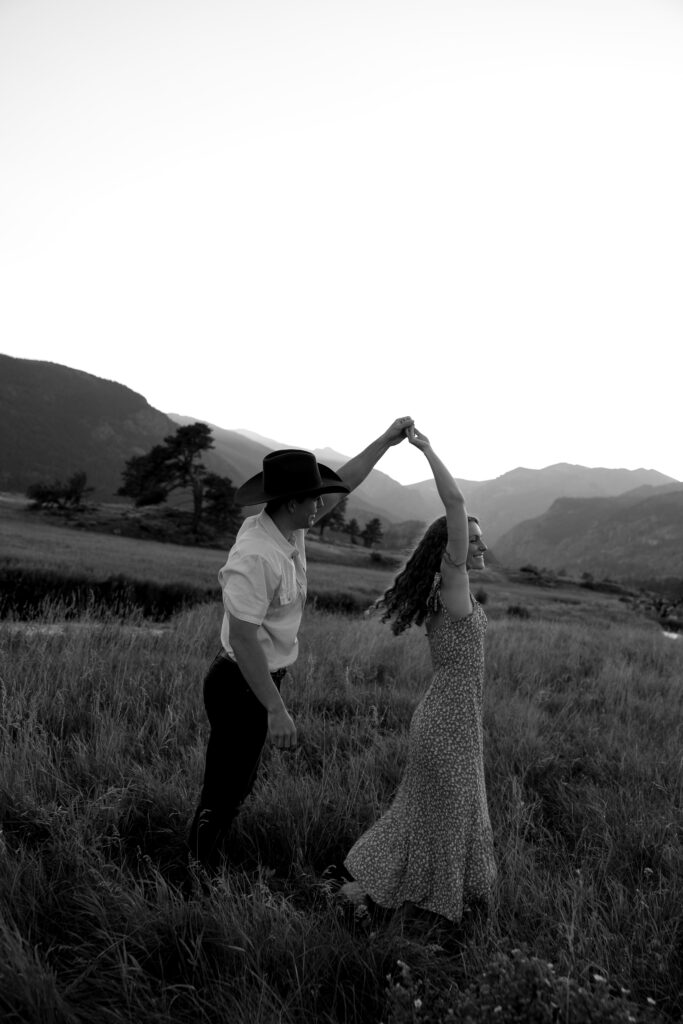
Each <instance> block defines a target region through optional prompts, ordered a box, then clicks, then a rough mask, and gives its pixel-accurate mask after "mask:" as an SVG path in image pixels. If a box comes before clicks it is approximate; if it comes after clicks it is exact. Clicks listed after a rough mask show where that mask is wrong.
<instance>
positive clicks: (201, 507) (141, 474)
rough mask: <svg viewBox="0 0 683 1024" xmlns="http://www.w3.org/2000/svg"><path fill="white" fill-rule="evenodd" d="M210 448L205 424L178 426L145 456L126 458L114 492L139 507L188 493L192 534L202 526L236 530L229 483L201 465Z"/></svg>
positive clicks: (236, 510)
mask: <svg viewBox="0 0 683 1024" xmlns="http://www.w3.org/2000/svg"><path fill="white" fill-rule="evenodd" d="M213 446H214V444H213V437H212V434H211V428H210V427H208V426H207V425H206V424H205V423H191V424H188V425H187V426H184V427H178V429H177V430H176V432H175V434H169V436H168V437H165V438H164V440H163V442H162V444H157V445H155V446H154V447H153V448H152V449H151V450H150V451H149V452H147V453H146V454H145V455H136V456H134V457H133V458H132V459H128V461H127V462H126V465H125V468H124V470H123V484H122V485H121V487H119V491H118V493H119V494H121V495H125V496H127V497H129V498H133V500H134V502H135V505H136V507H138V508H139V507H141V506H143V505H159V504H161V503H162V502H164V501H167V500H168V497H169V495H170V494H171V492H172V491H175V490H189V491H190V492H191V494H192V531H193V533H195V534H196V533H197V532H198V531H199V528H200V525H201V524H202V523H209V524H210V525H212V526H216V527H222V528H224V529H225V528H228V527H234V528H236V527H237V525H238V523H239V510H238V508H237V506H236V505H235V501H234V497H235V488H234V487H233V485H232V481H231V480H230V478H229V477H227V476H219V475H218V474H217V473H210V472H209V471H208V470H207V468H206V466H205V465H204V463H203V462H202V458H201V457H202V455H203V453H204V452H206V451H209V450H210V449H211V448H213Z"/></svg>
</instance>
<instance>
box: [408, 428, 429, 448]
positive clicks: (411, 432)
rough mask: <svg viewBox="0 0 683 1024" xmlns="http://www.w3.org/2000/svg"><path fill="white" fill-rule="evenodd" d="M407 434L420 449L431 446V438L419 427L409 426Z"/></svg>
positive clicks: (411, 441)
mask: <svg viewBox="0 0 683 1024" xmlns="http://www.w3.org/2000/svg"><path fill="white" fill-rule="evenodd" d="M406 436H407V438H408V440H409V441H410V443H411V444H414V445H415V447H416V448H419V449H420V451H422V452H423V451H424V450H425V449H426V448H430V447H431V445H430V443H429V438H428V437H427V435H426V434H423V433H421V432H420V431H419V430H418V429H417V427H415V426H412V427H408V428H407V430H406Z"/></svg>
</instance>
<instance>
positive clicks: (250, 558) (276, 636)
mask: <svg viewBox="0 0 683 1024" xmlns="http://www.w3.org/2000/svg"><path fill="white" fill-rule="evenodd" d="M218 581H219V583H220V585H221V589H222V591H223V607H224V608H225V614H224V615H223V623H222V626H221V643H222V644H223V647H224V648H225V650H226V651H227V653H228V654H229V655H231V656H232V657H234V653H233V650H232V647H231V646H230V624H229V619H228V613H231V614H232V615H234V616H235V618H237V619H241V620H242V621H243V622H252V623H254V624H255V625H257V626H258V627H259V629H258V631H257V634H256V635H257V637H258V640H259V642H260V643H261V646H262V647H263V651H264V653H265V655H266V660H267V662H268V669H269V671H270V672H275V671H276V670H277V669H279V668H285V666H287V665H291V664H292V663H293V662H294V661H296V658H297V654H298V653H299V648H298V640H297V633H298V632H299V626H300V624H301V616H302V614H303V610H304V603H305V601H306V549H305V547H304V530H295V532H294V543H293V544H290V543H289V542H288V541H287V539H286V538H285V537H284V535H283V534H282V533H281V532H280V530H278V528H277V526H276V525H275V523H274V522H273V520H272V519H271V518H270V516H269V515H268V513H267V512H266V511H265V510H264V511H263V512H260V513H259V514H258V515H255V516H249V518H248V519H245V520H244V522H243V523H242V526H241V527H240V530H239V533H238V534H237V537H236V539H235V543H234V544H233V546H232V548H231V549H230V552H229V554H228V560H227V562H226V563H225V565H224V566H223V568H222V569H221V570H220V572H219V573H218Z"/></svg>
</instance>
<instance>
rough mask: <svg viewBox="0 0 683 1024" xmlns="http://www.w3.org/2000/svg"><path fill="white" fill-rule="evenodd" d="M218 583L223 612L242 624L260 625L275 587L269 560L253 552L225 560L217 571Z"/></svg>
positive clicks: (276, 582) (275, 583)
mask: <svg viewBox="0 0 683 1024" xmlns="http://www.w3.org/2000/svg"><path fill="white" fill-rule="evenodd" d="M220 583H221V588H222V590H223V605H224V607H225V610H226V611H227V612H230V614H232V615H234V616H235V618H237V619H242V621H243V622H252V623H254V624H255V625H257V626H260V625H261V623H262V622H263V620H264V619H265V617H266V613H267V611H268V608H269V606H270V604H271V601H272V600H273V596H274V594H275V590H276V587H277V585H278V579H277V574H276V573H275V571H274V569H273V567H272V566H271V565H270V563H269V562H268V560H267V559H265V558H263V556H261V555H258V554H254V553H245V554H240V555H236V556H235V557H234V558H228V561H227V564H226V565H225V567H224V568H223V569H222V570H221V572H220Z"/></svg>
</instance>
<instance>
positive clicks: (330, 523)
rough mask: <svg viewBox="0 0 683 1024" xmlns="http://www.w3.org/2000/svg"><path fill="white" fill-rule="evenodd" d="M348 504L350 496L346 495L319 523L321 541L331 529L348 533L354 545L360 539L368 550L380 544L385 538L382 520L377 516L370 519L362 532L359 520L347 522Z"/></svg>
mask: <svg viewBox="0 0 683 1024" xmlns="http://www.w3.org/2000/svg"><path fill="white" fill-rule="evenodd" d="M347 502H348V496H347V495H344V497H343V498H342V499H341V501H339V502H338V504H336V505H335V506H334V508H333V509H330V511H329V512H328V513H327V515H326V516H323V517H322V519H320V520H319V521H318V530H319V531H320V539H321V540H322V537H323V534H324V533H325V530H327V529H331V530H336V531H337V532H338V533H347V534H348V535H349V537H350V538H351V543H352V544H357V543H358V538H359V537H360V539H361V540H362V541H363V545H364V547H366V548H371V547H372V546H373V545H374V544H380V543H381V541H382V537H383V536H384V530H383V528H382V522H381V520H380V519H378V518H377V516H375V517H374V519H370V520H369V522H367V523H366V524H365V527H364V529H363V530H361V528H360V524H359V522H358V520H357V519H350V520H348V521H347V519H346V505H347Z"/></svg>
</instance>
